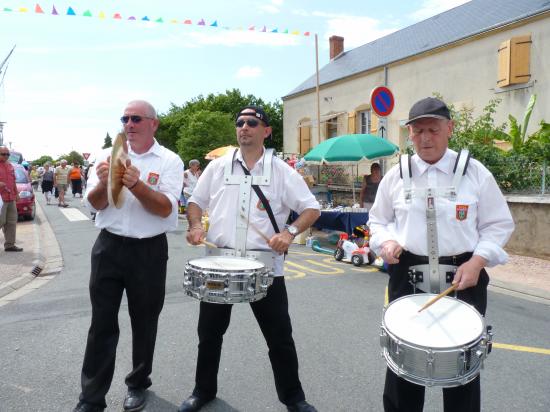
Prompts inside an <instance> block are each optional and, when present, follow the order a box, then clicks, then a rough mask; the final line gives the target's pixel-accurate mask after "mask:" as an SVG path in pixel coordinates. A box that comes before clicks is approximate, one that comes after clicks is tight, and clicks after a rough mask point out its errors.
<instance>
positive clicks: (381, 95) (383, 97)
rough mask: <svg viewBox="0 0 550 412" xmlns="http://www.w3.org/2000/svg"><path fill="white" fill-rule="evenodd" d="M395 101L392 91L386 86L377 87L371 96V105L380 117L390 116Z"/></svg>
mask: <svg viewBox="0 0 550 412" xmlns="http://www.w3.org/2000/svg"><path fill="white" fill-rule="evenodd" d="M394 104H395V100H394V98H393V93H392V92H391V90H390V89H388V88H387V87H384V86H379V87H376V88H375V89H374V90H373V91H372V92H371V95H370V105H371V108H372V110H374V112H375V113H376V114H377V115H378V116H380V117H386V116H389V115H390V113H391V112H392V110H393V106H394Z"/></svg>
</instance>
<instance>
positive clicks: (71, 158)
mask: <svg viewBox="0 0 550 412" xmlns="http://www.w3.org/2000/svg"><path fill="white" fill-rule="evenodd" d="M61 159H65V160H66V161H67V163H69V165H72V164H73V163H74V162H77V163H78V164H79V165H82V164H84V158H83V157H82V155H81V154H80V153H78V152H77V151H75V150H73V151H71V152H70V153H69V154H65V155H61V156H59V158H58V159H57V162H59V161H61Z"/></svg>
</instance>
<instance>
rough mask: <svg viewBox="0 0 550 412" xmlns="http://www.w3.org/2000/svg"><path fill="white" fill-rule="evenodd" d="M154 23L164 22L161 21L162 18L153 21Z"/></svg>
mask: <svg viewBox="0 0 550 412" xmlns="http://www.w3.org/2000/svg"><path fill="white" fill-rule="evenodd" d="M155 23H164V20H162V17H159V18H158V19H156V20H155Z"/></svg>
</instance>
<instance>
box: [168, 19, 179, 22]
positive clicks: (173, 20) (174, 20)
mask: <svg viewBox="0 0 550 412" xmlns="http://www.w3.org/2000/svg"><path fill="white" fill-rule="evenodd" d="M177 22H178V21H177V20H176V19H172V20H170V23H177Z"/></svg>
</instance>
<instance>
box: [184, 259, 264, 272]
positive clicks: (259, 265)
mask: <svg viewBox="0 0 550 412" xmlns="http://www.w3.org/2000/svg"><path fill="white" fill-rule="evenodd" d="M221 259H226V260H232V261H235V262H237V261H241V262H242V261H243V260H244V261H247V262H249V263H253V264H256V265H257V267H254V268H212V267H200V266H197V265H194V264H193V263H192V262H193V261H197V260H211V261H215V260H221ZM186 266H188V267H192V268H193V269H200V270H212V271H214V272H230V273H231V272H233V273H238V272H245V271H246V272H250V271H252V272H258V271H261V270H264V269H266V266H265V265H264V264H263V263H262V262H260V261H259V260H255V259H249V258H246V257H239V256H201V257H197V258H192V259H189V260H188V261H187V263H186Z"/></svg>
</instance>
